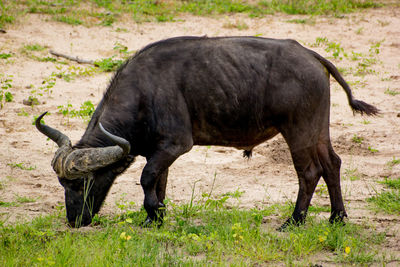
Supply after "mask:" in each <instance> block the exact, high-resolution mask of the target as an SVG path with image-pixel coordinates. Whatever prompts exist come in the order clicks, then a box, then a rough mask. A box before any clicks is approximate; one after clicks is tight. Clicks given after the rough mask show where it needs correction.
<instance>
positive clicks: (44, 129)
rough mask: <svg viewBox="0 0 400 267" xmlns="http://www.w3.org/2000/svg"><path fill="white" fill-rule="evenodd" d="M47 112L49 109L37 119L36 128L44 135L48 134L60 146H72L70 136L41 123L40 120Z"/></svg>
mask: <svg viewBox="0 0 400 267" xmlns="http://www.w3.org/2000/svg"><path fill="white" fill-rule="evenodd" d="M46 114H47V111H46V112H44V113H43V114H42V115H40V116H39V117H38V118H37V119H36V121H35V125H36V128H37V129H38V130H39V131H40V132H41V133H42V134H44V135H46V136H47V137H48V138H50V139H51V140H53V141H54V142H56V143H57V145H58V147H62V146H64V145H69V146H71V141H70V140H69V138H68V136H66V135H65V134H63V133H61V132H60V131H58V130H56V129H53V128H51V127H49V126H47V125H44V124H41V123H40V121H41V120H42V118H43V117H44V115H46Z"/></svg>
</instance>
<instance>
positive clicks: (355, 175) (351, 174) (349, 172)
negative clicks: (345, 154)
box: [345, 168, 360, 181]
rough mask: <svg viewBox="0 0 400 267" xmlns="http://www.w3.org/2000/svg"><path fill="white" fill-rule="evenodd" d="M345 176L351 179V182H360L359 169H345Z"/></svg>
mask: <svg viewBox="0 0 400 267" xmlns="http://www.w3.org/2000/svg"><path fill="white" fill-rule="evenodd" d="M345 176H346V178H348V179H350V181H356V180H360V174H359V172H358V169H357V168H348V169H345Z"/></svg>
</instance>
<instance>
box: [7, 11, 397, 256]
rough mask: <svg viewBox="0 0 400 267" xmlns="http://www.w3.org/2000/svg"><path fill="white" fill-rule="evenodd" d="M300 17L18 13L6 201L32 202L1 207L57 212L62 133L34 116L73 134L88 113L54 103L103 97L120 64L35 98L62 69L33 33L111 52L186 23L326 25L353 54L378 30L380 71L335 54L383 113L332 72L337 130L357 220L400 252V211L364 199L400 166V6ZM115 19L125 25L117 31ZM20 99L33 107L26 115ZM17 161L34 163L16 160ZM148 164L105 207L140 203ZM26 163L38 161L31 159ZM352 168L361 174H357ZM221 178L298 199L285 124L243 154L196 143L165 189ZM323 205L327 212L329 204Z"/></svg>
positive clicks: (305, 34)
mask: <svg viewBox="0 0 400 267" xmlns="http://www.w3.org/2000/svg"><path fill="white" fill-rule="evenodd" d="M298 18H302V19H303V18H304V17H300V16H289V15H282V14H276V15H269V16H265V17H264V18H260V19H250V18H248V17H247V16H243V15H229V16H220V17H211V18H210V17H208V18H204V17H193V16H182V17H180V19H179V20H178V21H177V22H173V23H143V24H136V23H133V22H128V21H127V22H125V23H120V24H117V25H114V26H113V27H101V26H94V27H90V28H86V27H83V26H71V25H68V24H63V23H59V22H54V21H51V20H50V19H49V17H47V16H45V15H27V16H26V17H24V18H23V19H22V20H21V21H20V22H19V23H17V24H14V25H11V26H10V27H9V28H8V29H7V33H5V34H0V51H1V52H2V53H6V52H7V53H12V54H13V57H12V58H10V59H9V60H7V61H6V60H2V61H0V73H4V74H7V75H13V78H12V79H13V82H12V85H13V87H12V89H11V92H12V93H13V94H14V101H13V102H11V103H6V104H5V105H4V107H3V109H1V110H0V136H1V138H0V147H1V149H0V182H1V185H2V186H1V189H0V201H3V202H18V201H17V199H18V197H27V198H29V199H33V200H34V202H29V203H19V205H13V206H11V207H0V215H1V218H2V219H3V220H4V219H5V218H7V222H9V223H12V222H15V221H20V220H30V219H31V218H33V217H35V216H39V215H42V214H48V213H51V212H53V211H54V209H55V208H56V206H57V205H59V204H60V203H63V201H64V195H63V189H62V187H61V186H60V185H59V183H58V181H57V179H56V176H55V174H54V172H53V170H52V169H51V166H50V162H51V159H52V157H53V154H54V152H55V151H56V145H55V144H53V143H52V142H51V141H47V140H46V138H45V137H44V136H43V135H41V134H40V133H39V132H38V131H37V130H36V129H35V127H34V126H33V125H32V118H33V116H34V115H38V114H40V113H42V112H43V111H46V110H48V111H50V112H51V115H49V116H46V118H45V121H46V124H49V125H51V126H53V127H56V128H58V129H60V130H61V131H63V132H64V133H66V134H67V135H69V137H70V138H71V140H72V141H73V142H76V141H78V140H79V138H80V136H81V135H82V134H83V132H84V130H85V127H86V123H85V122H84V121H83V120H82V119H79V118H71V119H69V124H67V123H66V119H65V118H64V117H63V116H62V115H61V114H58V113H57V106H59V105H66V104H67V103H71V104H72V105H73V107H74V108H76V109H78V108H79V107H80V105H81V104H82V103H83V102H84V101H86V100H90V101H92V102H93V103H95V104H97V103H98V102H99V101H100V99H101V98H102V95H103V92H104V90H105V89H106V88H107V84H108V81H109V79H110V77H111V75H112V74H109V73H99V74H95V75H92V76H85V77H77V78H75V79H74V80H72V81H70V82H66V81H64V80H62V79H57V80H56V85H55V86H54V88H53V93H52V94H51V95H46V94H45V95H44V96H43V97H41V98H40V100H41V101H44V102H45V103H42V104H41V105H38V106H35V107H33V108H31V107H29V106H26V105H24V104H23V100H25V99H27V98H28V96H29V95H30V94H31V93H30V92H31V90H32V87H31V88H30V85H33V86H34V87H36V88H37V87H39V86H41V84H42V81H43V80H44V79H46V78H47V77H49V76H50V75H51V73H52V72H54V71H57V69H56V67H55V66H56V65H55V64H54V63H51V62H38V61H36V60H33V59H31V58H29V57H28V56H26V55H24V54H23V53H21V52H20V51H21V50H20V49H21V48H22V47H23V46H24V45H27V44H34V43H37V44H40V45H42V46H46V47H48V48H49V49H53V50H55V51H58V52H63V53H66V54H69V55H73V56H79V57H81V58H85V59H99V58H105V57H110V56H111V55H112V54H113V53H114V51H113V47H114V46H115V44H116V42H119V43H122V44H124V45H126V46H128V48H129V50H133V51H134V50H138V49H140V48H142V47H143V46H145V45H146V44H148V43H150V42H153V41H157V40H160V39H164V38H167V37H173V36H180V35H196V36H202V35H208V36H227V35H253V36H254V35H257V36H263V37H272V38H291V39H296V40H298V41H299V42H301V43H302V44H304V45H305V46H307V47H311V46H312V44H315V42H316V38H317V37H326V38H327V39H328V40H329V41H330V42H335V43H338V44H340V46H341V47H342V48H343V49H344V51H345V52H347V53H348V54H349V55H350V56H351V52H357V53H363V54H364V55H368V54H369V50H370V48H371V46H373V44H376V43H377V42H381V46H380V47H379V54H377V55H375V56H374V58H376V59H377V62H376V63H375V64H374V65H372V66H371V67H370V68H369V69H370V70H372V71H370V72H367V73H364V74H363V75H361V76H357V75H354V73H355V69H357V66H358V63H360V62H361V60H360V59H359V60H356V61H352V60H350V59H349V58H343V59H342V60H340V59H333V58H331V60H332V61H333V62H334V63H335V65H337V66H338V67H340V68H342V69H343V68H346V69H349V68H350V67H352V68H353V71H352V73H348V72H347V73H346V72H345V79H346V80H347V81H349V82H351V84H352V88H353V93H354V95H355V96H356V98H358V99H362V100H365V101H366V102H368V103H370V104H373V105H376V106H377V107H378V108H379V109H380V110H381V115H379V116H377V117H362V116H359V115H356V116H353V114H352V112H351V110H350V107H349V106H348V104H347V99H346V96H345V94H344V91H343V90H342V89H341V88H340V86H339V85H338V84H337V83H336V82H335V81H333V80H332V83H331V84H332V89H331V93H332V96H331V101H332V105H331V106H332V107H331V137H332V143H333V145H334V148H335V151H336V152H337V153H338V154H339V155H340V156H341V158H342V162H343V163H342V190H343V195H344V199H345V204H346V206H347V212H348V215H349V220H350V221H352V222H362V221H368V222H369V223H370V224H371V227H376V229H377V230H378V231H386V232H387V233H388V242H387V243H385V247H386V248H387V249H389V250H391V251H397V252H399V251H400V216H391V215H387V214H385V213H376V212H374V211H373V210H372V209H371V208H370V206H369V205H370V204H368V203H367V201H366V199H367V198H369V197H371V196H373V195H375V194H376V192H380V191H382V190H384V188H383V186H382V185H381V184H379V183H377V182H378V181H382V180H383V179H384V177H392V178H397V177H400V164H397V165H395V166H393V167H389V166H388V164H387V163H388V162H389V161H391V160H393V157H396V159H398V158H400V138H399V135H400V95H391V94H388V90H390V91H395V92H400V57H399V55H400V8H379V9H371V10H365V11H362V12H359V13H353V14H347V15H345V16H344V17H343V18H334V17H331V16H322V17H313V18H311V19H309V21H310V22H308V23H306V24H294V23H289V22H288V20H291V19H298ZM306 18H308V17H306ZM238 24H246V25H247V26H248V28H247V29H243V30H239V29H238V27H237V26H235V25H238ZM117 28H123V29H126V30H127V31H116V29H117ZM239 28H241V27H239ZM325 47H326V46H324V45H322V46H319V47H312V49H314V50H316V51H318V52H319V53H320V54H322V55H324V56H327V57H329V56H330V57H332V52H327V51H325V49H324V48H325ZM365 57H368V56H365ZM70 64H75V63H70ZM75 65H76V64H75ZM66 67H67V66H64V67H63V68H64V69H65V68H66ZM83 67H86V66H83ZM385 92H386V93H385ZM22 109H24V110H25V111H26V112H27V113H29V116H19V115H18V113H20V112H21V110H22ZM354 136H356V137H361V138H363V139H362V142H361V144H359V143H356V142H354V141H353V137H354ZM368 148H369V149H368ZM371 150H372V151H371ZM375 150H377V151H375ZM373 151H374V152H373ZM20 163H23V166H25V169H21V168H18V167H16V166H15V164H20ZM144 164H145V160H144V159H143V158H138V159H137V161H136V162H135V163H134V164H133V165H132V166H131V168H130V169H129V170H128V171H126V172H125V173H124V174H122V175H121V176H120V177H119V178H117V180H116V182H115V184H114V186H113V187H112V189H111V192H110V193H109V195H108V197H107V199H106V202H105V205H104V207H103V209H102V211H101V213H102V214H110V213H115V212H117V208H116V205H115V203H116V202H117V201H119V200H120V199H121V198H123V199H124V200H125V201H134V202H135V203H137V205H138V206H139V205H140V204H141V203H142V200H143V192H142V189H141V187H140V184H139V179H140V173H141V170H142V168H143V166H144ZM29 167H32V169H33V170H27V169H26V168H29ZM352 175H354V176H355V177H356V178H351V177H350V176H352ZM214 178H215V184H214V188H213V194H214V195H219V194H223V193H227V192H233V191H235V190H240V191H244V193H243V195H242V197H241V201H240V205H241V206H243V207H247V208H252V207H262V206H264V205H270V204H271V203H284V202H286V201H288V200H289V201H295V199H296V196H297V190H298V182H297V177H296V174H295V171H294V168H293V166H292V162H291V158H290V155H289V152H288V150H287V146H286V144H285V142H284V141H283V139H282V137H281V136H277V137H275V138H274V139H272V140H269V141H268V142H266V143H264V144H262V145H260V146H258V147H256V148H255V149H254V152H253V157H252V159H251V160H246V159H244V158H242V152H241V151H238V150H236V149H233V148H224V147H211V148H209V147H194V148H193V149H192V150H191V151H190V152H189V153H187V154H185V155H184V156H182V157H181V158H179V159H178V160H177V161H176V162H175V163H174V164H173V166H172V167H171V169H170V174H169V184H168V189H167V196H168V198H169V199H170V200H171V201H173V202H175V203H187V202H189V200H190V197H191V194H192V188H193V186H194V184H195V182H196V181H197V183H196V186H195V197H196V198H200V195H201V193H203V192H207V193H208V192H209V191H210V190H211V187H212V184H213V180H214ZM317 190H318V191H317V193H316V194H315V195H314V198H313V201H312V204H313V205H316V204H319V205H329V198H328V195H327V192H326V189H325V188H324V186H323V181H322V180H321V181H320V186H318V188H317ZM323 215H324V216H326V217H328V216H329V214H328V213H326V214H323ZM269 223H271V224H276V226H278V225H279V224H280V223H282V221H279V220H278V219H275V220H270V222H269Z"/></svg>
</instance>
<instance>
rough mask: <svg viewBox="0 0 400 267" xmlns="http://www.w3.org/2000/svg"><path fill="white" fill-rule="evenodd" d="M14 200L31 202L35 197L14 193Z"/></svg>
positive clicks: (34, 200)
mask: <svg viewBox="0 0 400 267" xmlns="http://www.w3.org/2000/svg"><path fill="white" fill-rule="evenodd" d="M15 200H16V201H17V202H18V203H21V204H22V203H32V202H36V199H34V198H30V197H25V196H20V195H18V194H17V195H15Z"/></svg>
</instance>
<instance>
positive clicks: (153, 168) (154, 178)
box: [140, 150, 182, 226]
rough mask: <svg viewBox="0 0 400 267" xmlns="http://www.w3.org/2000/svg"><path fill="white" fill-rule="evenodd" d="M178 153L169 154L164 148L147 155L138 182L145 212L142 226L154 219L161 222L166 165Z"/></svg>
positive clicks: (166, 172) (163, 207)
mask: <svg viewBox="0 0 400 267" xmlns="http://www.w3.org/2000/svg"><path fill="white" fill-rule="evenodd" d="M181 154H182V153H180V154H179V155H181ZM179 155H175V154H171V153H169V152H168V151H165V150H159V151H157V152H156V153H154V154H153V155H152V156H150V157H148V159H147V164H146V166H145V167H144V169H143V172H142V176H141V178H140V183H141V185H142V188H143V192H144V203H143V206H144V208H145V210H146V212H147V218H146V220H145V222H144V223H143V226H148V225H149V224H151V223H152V222H154V221H158V222H160V223H162V218H163V215H164V212H165V205H164V203H163V201H164V198H165V189H166V185H167V176H168V167H169V166H170V165H171V164H172V163H173V162H174V161H175V160H176V159H177V158H178V156H179Z"/></svg>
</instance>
